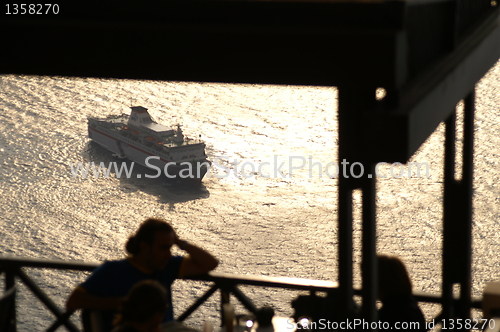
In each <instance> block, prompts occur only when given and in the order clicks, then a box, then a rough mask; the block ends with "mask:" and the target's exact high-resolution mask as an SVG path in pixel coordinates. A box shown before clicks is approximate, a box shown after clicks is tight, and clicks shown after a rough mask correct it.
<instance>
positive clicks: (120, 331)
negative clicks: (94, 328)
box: [112, 324, 140, 332]
mask: <svg viewBox="0 0 500 332" xmlns="http://www.w3.org/2000/svg"><path fill="white" fill-rule="evenodd" d="M112 332H140V331H139V330H138V329H136V328H135V327H132V326H130V325H128V324H125V325H120V326H117V327H115V329H114V330H113V331H112Z"/></svg>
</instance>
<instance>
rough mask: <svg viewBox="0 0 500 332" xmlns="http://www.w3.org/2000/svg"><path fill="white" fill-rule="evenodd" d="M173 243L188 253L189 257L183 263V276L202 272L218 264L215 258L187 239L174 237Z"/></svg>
mask: <svg viewBox="0 0 500 332" xmlns="http://www.w3.org/2000/svg"><path fill="white" fill-rule="evenodd" d="M175 244H176V245H177V246H178V247H179V248H181V249H182V250H184V251H186V252H187V253H188V254H189V257H190V259H189V260H188V261H187V262H186V264H185V265H184V270H183V272H184V273H183V276H190V275H196V274H203V273H207V272H209V271H212V270H213V269H215V268H216V267H217V265H219V261H218V260H217V258H215V257H214V256H212V255H211V254H210V253H209V252H207V251H206V250H204V249H202V248H200V247H197V246H195V245H193V244H191V243H189V242H187V241H183V240H180V239H179V238H176V239H175Z"/></svg>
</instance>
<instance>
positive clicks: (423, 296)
mask: <svg viewBox="0 0 500 332" xmlns="http://www.w3.org/2000/svg"><path fill="white" fill-rule="evenodd" d="M99 265H100V264H98V263H86V262H68V261H58V260H42V259H34V258H18V257H0V274H1V273H4V274H5V289H9V288H11V287H12V286H14V285H15V278H16V277H17V278H19V279H20V281H21V282H23V283H24V284H25V285H26V286H27V287H28V289H30V291H31V292H32V293H33V294H34V295H35V296H36V297H37V298H38V299H39V300H40V301H41V302H42V303H43V304H44V305H45V306H46V307H47V309H48V310H49V311H50V312H51V313H52V314H53V315H54V316H55V318H56V320H55V321H54V322H53V323H52V324H51V325H50V326H49V327H48V328H47V330H46V331H55V330H57V329H58V328H59V327H61V326H63V325H64V326H65V327H66V328H67V330H69V331H72V332H79V331H80V329H79V328H78V327H77V326H75V324H73V323H72V322H71V321H70V320H69V318H70V317H71V315H72V314H73V312H72V311H70V312H68V311H65V310H64V309H62V308H59V306H57V305H56V304H55V302H54V301H53V300H52V299H51V298H50V297H49V296H48V295H47V294H46V293H45V292H44V291H43V290H42V289H41V288H40V287H39V286H38V285H37V284H36V282H35V281H34V280H33V279H32V278H30V277H29V276H28V274H27V273H26V272H25V271H24V268H40V269H56V270H69V271H88V272H90V271H92V270H94V269H95V268H96V267H98V266H99ZM186 279H188V280H194V281H207V282H211V283H213V285H212V286H211V287H210V288H209V289H208V291H206V292H205V293H204V294H203V295H202V296H200V297H199V298H198V299H197V300H196V301H195V302H194V303H193V304H192V305H191V306H190V307H188V308H187V309H186V310H185V311H184V312H183V313H182V314H181V315H180V316H179V317H178V318H177V320H179V321H184V320H185V319H186V318H188V317H189V316H190V315H191V314H192V313H193V312H195V311H196V309H198V308H199V307H200V306H201V305H202V304H203V303H204V302H205V301H207V300H208V299H209V298H210V297H211V296H212V295H213V294H214V293H215V292H216V291H217V290H220V292H221V295H222V296H221V307H222V305H223V304H224V303H227V302H229V297H230V294H232V295H233V296H234V297H236V298H237V299H238V301H240V302H241V304H242V305H243V306H244V307H245V308H246V309H247V310H249V311H250V312H252V313H256V312H257V307H256V306H255V304H254V303H253V302H252V300H251V299H249V298H248V297H247V296H246V295H245V294H244V293H243V292H242V291H241V290H240V289H239V288H238V286H240V285H249V286H258V287H270V288H283V289H290V290H304V291H309V292H310V293H311V294H315V293H316V292H330V291H333V290H335V289H337V283H336V282H332V281H324V280H311V279H299V278H287V277H264V276H248V275H235V274H227V273H217V272H210V273H208V274H206V275H200V276H194V277H189V278H186ZM355 294H356V295H361V290H359V289H357V290H355ZM414 296H415V298H416V299H417V301H419V302H430V303H441V296H440V295H436V294H429V293H424V292H414ZM471 307H472V308H476V309H480V308H481V300H480V299H475V300H473V301H472V305H471ZM221 313H222V311H221ZM14 315H15V312H14ZM14 317H15V316H14ZM14 322H15V319H14ZM15 329H16V328H15V326H14V327H13V330H12V331H15Z"/></svg>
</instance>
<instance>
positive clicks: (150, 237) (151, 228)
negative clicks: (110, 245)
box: [125, 218, 174, 255]
mask: <svg viewBox="0 0 500 332" xmlns="http://www.w3.org/2000/svg"><path fill="white" fill-rule="evenodd" d="M173 231H174V229H173V228H172V226H170V224H169V223H167V222H166V221H165V220H161V219H156V218H149V219H146V220H145V221H143V223H142V224H141V225H140V226H139V229H137V232H136V233H135V234H134V235H132V236H131V237H129V239H128V241H127V244H126V245H125V249H126V250H127V252H128V253H130V254H132V255H137V254H138V253H139V252H140V250H141V246H140V244H141V242H146V243H147V244H149V245H151V244H153V241H154V236H155V234H156V233H158V232H167V233H170V232H173Z"/></svg>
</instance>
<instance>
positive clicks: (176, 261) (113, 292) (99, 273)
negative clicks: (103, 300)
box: [80, 256, 184, 331]
mask: <svg viewBox="0 0 500 332" xmlns="http://www.w3.org/2000/svg"><path fill="white" fill-rule="evenodd" d="M183 259H184V257H182V256H174V257H172V258H171V259H170V260H169V262H168V264H167V266H166V268H165V269H164V270H162V271H158V272H155V273H146V272H144V271H141V270H139V269H138V268H137V267H135V266H134V265H132V264H131V263H130V262H129V261H128V260H127V259H123V260H119V261H108V262H105V263H104V264H102V265H101V266H99V267H98V268H97V269H95V270H94V272H93V273H92V274H91V275H90V276H89V278H88V279H87V280H86V281H85V282H84V283H82V284H81V285H80V286H81V287H82V288H83V289H85V290H86V291H87V292H88V293H89V294H92V295H96V296H104V297H125V296H127V295H128V293H129V291H130V289H131V288H132V287H133V286H134V285H135V284H136V283H138V282H140V281H143V280H156V281H158V282H160V283H161V284H162V285H163V286H164V287H165V289H166V290H167V297H168V298H167V301H168V309H167V313H166V315H165V318H164V320H163V321H164V322H167V321H171V320H174V311H173V307H172V295H171V290H170V286H171V285H172V283H173V282H174V280H175V279H177V278H178V277H179V273H180V270H181V265H182V261H183ZM115 314H116V312H106V313H104V314H103V316H104V320H105V325H106V327H107V329H106V331H111V330H112V328H113V324H112V322H113V317H114V315H115Z"/></svg>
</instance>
